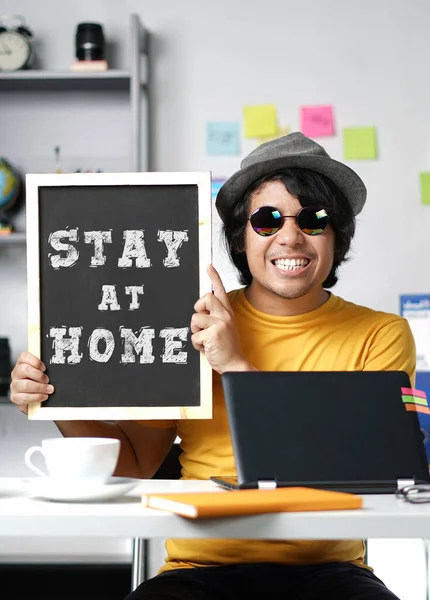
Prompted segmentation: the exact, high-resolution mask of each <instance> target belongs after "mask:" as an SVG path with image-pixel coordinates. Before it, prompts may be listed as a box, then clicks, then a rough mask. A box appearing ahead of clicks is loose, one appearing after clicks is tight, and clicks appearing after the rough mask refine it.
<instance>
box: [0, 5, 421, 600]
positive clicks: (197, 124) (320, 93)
mask: <svg viewBox="0 0 430 600" xmlns="http://www.w3.org/2000/svg"><path fill="white" fill-rule="evenodd" d="M1 11H2V13H5V14H10V13H12V14H14V13H19V14H23V15H25V17H26V18H27V21H28V24H29V25H30V27H31V28H32V29H33V30H34V32H35V37H36V46H37V48H38V55H39V58H40V62H41V63H42V65H43V67H44V68H49V69H65V68H68V66H69V64H70V63H71V62H72V60H73V58H74V57H73V51H74V31H75V27H76V24H77V23H78V22H80V21H89V20H96V21H100V22H101V23H103V25H104V28H105V34H106V37H107V38H108V39H110V40H112V42H113V43H114V50H115V52H114V57H115V60H114V62H113V63H112V66H116V67H125V66H127V65H128V59H129V56H128V45H127V34H128V16H129V14H130V13H133V12H136V13H138V14H140V16H141V19H142V20H143V22H144V23H145V25H146V26H147V27H148V28H149V29H150V30H151V31H152V32H153V35H154V49H155V56H154V69H155V80H154V85H155V88H156V102H155V117H154V119H155V132H156V148H155V157H154V158H155V165H156V168H157V170H164V171H170V170H172V171H176V170H179V171H187V170H190V171H196V170H211V171H212V172H213V173H214V175H219V176H223V175H229V174H230V173H231V172H232V171H234V170H235V169H237V167H238V165H239V158H240V157H232V158H231V157H230V158H222V157H210V156H207V155H206V154H205V124H206V122H207V121H209V120H214V121H216V120H220V121H222V120H226V121H230V120H232V121H240V120H241V118H242V107H243V106H244V105H245V104H264V103H274V104H276V105H277V107H278V112H279V117H280V121H281V124H282V125H289V126H291V127H292V129H293V130H294V129H297V128H298V126H299V122H298V115H299V113H298V109H299V107H300V106H301V105H306V104H326V103H328V104H333V105H334V107H335V115H336V126H337V130H338V132H340V129H341V128H342V127H347V126H360V125H363V126H366V125H372V126H375V127H376V128H377V133H378V148H379V159H378V160H376V161H361V162H358V161H355V162H350V163H349V164H350V166H352V167H353V168H355V169H356V170H357V171H358V172H359V174H360V175H361V176H362V177H363V179H364V181H365V182H366V184H367V187H368V192H369V195H368V204H367V206H366V208H365V210H364V211H363V213H362V215H361V216H360V217H359V222H358V232H357V236H356V240H355V243H354V251H353V253H352V259H351V261H350V262H349V263H348V264H347V265H346V266H345V267H344V268H343V269H342V272H341V278H340V282H339V284H338V285H337V286H336V288H335V290H334V291H335V292H336V293H338V294H340V295H342V296H344V297H346V298H347V299H349V300H352V301H355V302H357V303H363V304H367V305H369V306H371V307H374V308H377V309H383V310H387V311H391V312H398V304H399V295H400V294H401V293H423V292H428V291H429V285H430V282H429V273H430V271H429V269H428V263H427V257H428V256H429V255H430V235H429V231H430V207H426V206H422V205H421V204H420V197H419V179H418V174H419V172H420V171H422V170H430V136H429V133H428V132H429V131H430V110H429V106H430V84H429V80H428V77H427V71H428V57H429V56H430V36H429V34H428V32H429V30H430V4H429V3H428V1H427V0H410V1H409V2H404V1H400V0H361V1H360V2H345V1H344V0H324V1H323V2H322V1H321V0H301V1H300V2H293V1H290V2H288V1H285V0H265V1H264V2H261V0H248V1H247V2H245V1H244V0H236V1H235V0H217V1H216V2H214V1H208V0H181V1H179V2H178V1H175V0H170V1H167V0H164V1H163V0H148V1H146V2H140V1H139V0H122V2H118V1H117V0H105V1H103V0H92V1H91V2H89V1H88V0H85V1H83V0H74V1H71V2H55V0H38V2H34V1H32V0H2V5H1ZM0 103H1V98H0ZM36 109H37V106H36V107H35V110H36ZM39 109H40V107H39ZM1 112H2V111H1V104H0V123H1ZM23 118H24V117H23ZM54 123H55V120H54ZM44 127H45V128H46V135H51V136H52V134H53V132H52V131H51V130H50V128H51V123H50V120H49V119H46V120H45V122H44ZM55 127H56V128H57V129H58V137H59V138H61V135H62V133H61V131H60V128H59V126H58V124H57V123H55ZM38 133H39V132H38ZM55 133H57V131H56V132H55ZM103 135H104V138H101V139H100V140H97V142H98V144H97V145H96V147H94V148H93V147H91V152H93V153H94V156H97V153H100V147H102V146H103V145H104V146H109V148H110V151H109V152H111V153H112V152H113V154H114V153H115V148H118V153H119V154H121V155H123V153H124V148H126V145H127V133H126V132H124V133H122V132H121V128H115V130H114V134H113V133H112V130H109V128H106V129H105V130H104V133H103ZM17 136H18V137H19V140H20V147H25V146H26V139H27V138H26V136H31V132H28V131H27V129H25V130H24V129H20V122H18V123H17ZM38 137H39V138H40V145H41V148H43V130H42V134H40V133H39V135H38ZM36 141H37V140H36ZM60 141H61V143H63V144H64V145H65V151H66V152H67V140H66V139H64V140H62V139H60ZM28 143H29V144H31V147H34V148H36V147H37V145H36V144H35V139H31V141H29V142H28ZM8 144H12V146H9V149H10V152H11V153H12V154H14V153H16V152H17V151H18V149H19V148H18V144H17V142H15V141H12V142H11V141H9V142H8V140H5V139H4V138H3V139H2V133H1V128H0V154H5V155H7V149H8ZM253 147H254V144H253V142H252V141H244V142H243V146H242V155H245V154H247V153H248V152H249V151H250V150H251V149H252V148H253ZM325 147H326V148H327V150H328V151H329V153H331V154H332V155H333V156H334V157H335V158H338V159H342V144H341V136H340V135H339V134H338V135H336V136H335V137H334V138H330V139H327V142H326V143H325ZM41 151H42V150H41ZM43 151H44V152H46V151H47V150H45V149H44V150H43ZM70 152H76V150H74V149H70ZM9 157H10V158H11V160H12V158H15V156H12V155H10V156H9ZM38 158H40V157H37V156H35V157H34V159H35V160H36V159H38ZM218 224H219V222H218V221H217V220H216V221H215V225H214V229H215V233H217V231H218ZM214 263H215V265H216V266H217V267H219V268H220V270H221V273H222V275H223V278H224V281H225V284H226V286H227V288H229V289H230V288H232V287H233V286H234V285H235V277H234V275H233V273H232V271H231V269H230V268H229V267H228V265H227V262H226V260H225V258H224V257H223V255H222V253H221V251H220V249H219V242H218V240H217V239H215V241H214ZM0 276H1V280H0V281H1V288H0V335H8V336H10V337H11V340H12V346H13V355H14V357H16V356H17V354H18V353H19V352H20V351H22V350H23V349H24V348H25V345H26V321H25V257H24V251H23V249H22V248H21V249H20V248H14V249H8V250H4V249H3V250H0ZM405 544H406V543H405V542H404V543H401V545H402V547H403V548H406V550H405V553H406V554H407V553H408V550H407V544H406V545H405ZM393 547H395V546H393V545H392V546H391V548H393ZM414 548H416V546H414ZM378 556H379V557H380V558H381V560H382V561H383V560H384V556H386V557H388V556H389V559H388V561H387V560H385V564H387V562H388V563H390V564H391V563H394V562H398V563H399V565H398V567H397V565H394V566H393V568H392V570H391V573H392V575H391V577H394V579H393V585H392V587H393V586H394V587H395V586H396V585H397V586H398V588H397V589H400V588H401V590H402V596H401V597H402V600H408V599H409V598H411V599H412V598H414V600H416V599H419V598H424V595H423V594H424V592H423V587H422V585H421V584H422V582H423V579H422V569H421V567H422V565H420V571H419V573H416V572H415V571H414V564H412V563H413V561H412V562H411V564H409V563H408V566H407V569H405V568H404V565H405V564H406V563H404V559H403V558H399V556H398V553H397V555H393V553H391V554H389V553H388V551H387V552H386V553H384V551H380V552H379V554H378ZM418 562H419V561H418ZM416 564H417V562H415V568H416ZM402 565H403V568H402ZM393 573H394V575H393ZM396 576H397V580H396ZM420 577H421V579H420ZM417 578H418V579H417ZM385 579H386V580H387V577H386V578H385ZM407 579H408V580H409V581H412V580H413V579H415V580H416V581H419V582H420V583H419V586H421V587H420V588H419V591H418V592H417V590H416V589H413V588H412V587H411V586H406V588H407V589H405V585H404V582H405V581H406V580H407ZM396 581H397V583H396ZM387 583H388V581H387ZM398 593H399V594H400V591H398ZM408 594H409V595H408Z"/></svg>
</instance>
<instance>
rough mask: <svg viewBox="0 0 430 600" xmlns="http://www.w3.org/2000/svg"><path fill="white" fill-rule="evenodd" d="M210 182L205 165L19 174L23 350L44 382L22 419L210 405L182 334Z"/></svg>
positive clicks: (204, 414) (179, 410)
mask: <svg viewBox="0 0 430 600" xmlns="http://www.w3.org/2000/svg"><path fill="white" fill-rule="evenodd" d="M210 187H211V184H210V173H132V174H118V173H116V174H113V173H111V174H106V173H94V174H93V173H83V174H82V173H81V174H69V175H66V174H52V175H28V176H27V180H26V196H27V265H28V269H27V271H28V306H29V350H30V352H32V353H33V354H36V355H37V356H39V357H40V358H41V359H42V361H43V362H44V363H45V365H46V366H47V373H48V375H49V378H50V380H51V382H52V384H53V385H54V387H55V393H54V394H53V395H52V396H51V397H50V398H49V400H47V401H46V402H43V403H38V404H34V405H32V406H31V410H30V411H29V417H30V418H34V419H54V420H61V419H106V420H122V419H178V418H198V419H201V418H210V417H211V416H212V387H211V370H210V367H209V365H208V364H207V361H206V360H205V359H204V357H203V356H202V355H201V354H200V353H199V352H197V351H196V350H195V349H194V348H193V346H192V344H191V340H190V338H191V331H190V320H191V316H192V314H193V311H194V308H193V307H194V304H195V302H196V300H197V299H198V298H199V297H200V296H201V295H202V294H204V293H206V292H209V291H210V281H209V279H208V276H207V274H206V266H207V265H208V264H209V263H210V262H211V218H210V217H211V191H210Z"/></svg>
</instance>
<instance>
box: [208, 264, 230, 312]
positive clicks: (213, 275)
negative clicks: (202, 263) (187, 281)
mask: <svg viewBox="0 0 430 600" xmlns="http://www.w3.org/2000/svg"><path fill="white" fill-rule="evenodd" d="M207 271H208V275H209V278H210V280H211V282H212V288H213V294H214V296H215V297H216V298H218V300H219V301H220V302H221V303H222V304H223V305H224V307H225V308H227V309H230V300H229V299H228V296H227V292H226V291H225V287H224V284H223V282H222V281H221V277H220V276H219V273H218V271H217V270H216V269H215V267H214V266H213V265H208V269H207Z"/></svg>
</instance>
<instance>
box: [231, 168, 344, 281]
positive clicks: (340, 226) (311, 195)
mask: <svg viewBox="0 0 430 600" xmlns="http://www.w3.org/2000/svg"><path fill="white" fill-rule="evenodd" d="M269 181H280V182H281V183H283V184H284V186H285V188H286V189H287V191H288V192H289V193H290V194H291V195H292V196H294V197H295V198H297V199H298V201H299V202H300V204H301V206H310V205H313V204H317V205H318V206H321V207H322V208H325V209H326V211H327V213H328V215H329V219H330V225H331V226H332V228H333V230H334V234H335V248H334V257H333V265H332V268H331V270H330V273H329V274H328V276H327V278H326V280H325V281H324V283H323V287H324V288H331V287H333V286H334V285H335V283H336V282H337V280H338V277H337V270H338V268H339V266H340V265H341V264H342V263H343V262H344V261H346V260H347V258H346V256H347V254H348V251H349V249H350V246H351V241H352V238H353V237H354V232H355V217H354V213H353V212H352V208H351V206H350V204H349V202H348V200H347V198H346V196H345V194H343V192H341V190H340V189H339V188H338V187H337V186H336V185H335V184H334V183H333V181H331V179H329V178H328V177H326V176H325V175H322V174H320V173H316V172H315V171H310V170H308V169H302V168H291V169H283V170H282V171H276V172H274V173H270V174H268V175H265V176H263V177H260V179H257V181H255V182H254V183H253V184H252V185H251V186H250V187H249V188H248V189H247V191H246V193H245V195H244V197H243V200H242V201H239V202H237V203H236V204H235V206H234V207H233V208H232V209H231V210H230V211H229V212H227V213H226V214H225V215H224V218H223V221H224V223H223V230H222V231H223V236H224V241H225V245H226V248H227V252H228V254H229V256H230V258H231V260H232V262H233V264H234V266H235V267H236V269H237V270H238V272H239V281H240V283H241V284H242V285H250V283H251V281H252V275H251V271H250V270H249V266H248V260H247V258H246V254H245V251H244V247H245V228H246V225H247V222H248V210H249V203H250V197H251V194H253V193H254V192H256V191H257V190H259V189H261V188H262V186H263V185H264V184H266V183H268V182H269Z"/></svg>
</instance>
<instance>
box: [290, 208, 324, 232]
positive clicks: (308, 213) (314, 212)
mask: <svg viewBox="0 0 430 600" xmlns="http://www.w3.org/2000/svg"><path fill="white" fill-rule="evenodd" d="M297 224H298V226H299V227H300V229H301V230H302V231H303V232H304V233H306V234H307V235H319V234H320V233H322V232H323V231H324V229H325V228H326V227H327V225H328V214H327V212H326V210H325V209H324V208H320V207H315V206H306V207H305V208H303V209H302V210H301V211H300V214H299V216H298V218H297Z"/></svg>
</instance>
